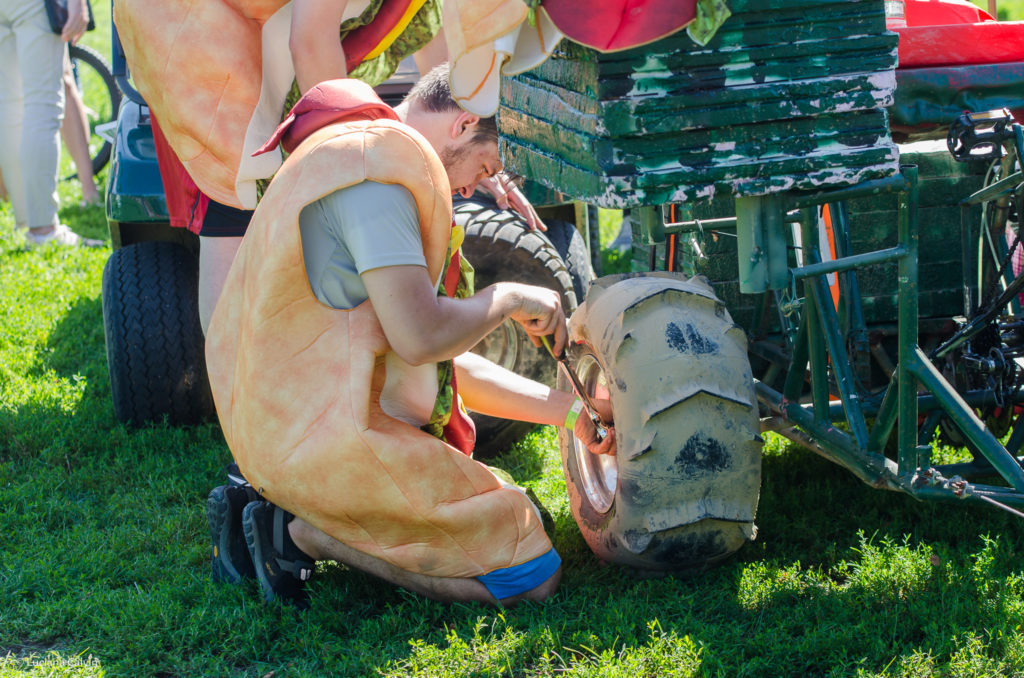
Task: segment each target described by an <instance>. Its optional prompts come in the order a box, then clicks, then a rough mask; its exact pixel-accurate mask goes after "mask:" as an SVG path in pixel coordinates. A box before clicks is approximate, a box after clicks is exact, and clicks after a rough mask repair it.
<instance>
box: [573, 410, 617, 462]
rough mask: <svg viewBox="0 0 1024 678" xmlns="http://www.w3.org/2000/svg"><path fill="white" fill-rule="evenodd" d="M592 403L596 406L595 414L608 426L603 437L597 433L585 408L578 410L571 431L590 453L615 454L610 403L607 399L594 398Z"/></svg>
mask: <svg viewBox="0 0 1024 678" xmlns="http://www.w3.org/2000/svg"><path fill="white" fill-rule="evenodd" d="M593 400H594V405H595V406H596V407H597V414H598V416H599V417H601V421H602V422H603V423H604V424H605V425H606V426H607V427H608V428H607V429H605V437H604V439H602V438H601V436H600V435H598V432H597V428H596V427H595V426H594V422H593V421H592V420H591V419H590V417H589V416H588V415H587V412H586V409H584V410H583V412H580V416H579V418H578V419H577V420H576V425H575V426H574V427H573V433H574V434H575V435H576V439H577V440H579V441H580V442H581V443H583V444H584V445H586V447H587V449H588V450H589V451H590V452H591V453H592V454H608V455H611V456H615V450H616V445H615V428H614V427H613V424H614V421H615V420H614V418H613V416H612V404H611V401H609V400H602V399H598V398H594V399H593Z"/></svg>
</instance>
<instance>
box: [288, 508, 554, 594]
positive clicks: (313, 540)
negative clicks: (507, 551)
mask: <svg viewBox="0 0 1024 678" xmlns="http://www.w3.org/2000/svg"><path fill="white" fill-rule="evenodd" d="M288 533H289V535H290V536H291V538H292V541H293V542H295V545H296V546H298V547H299V548H300V549H302V550H303V551H304V552H305V553H306V555H308V556H310V557H311V558H313V559H314V560H336V561H337V562H339V563H344V564H345V565H348V566H349V567H354V568H356V569H358V570H362V571H363V572H366V573H368V574H372V575H373V576H375V577H380V578H381V579H383V580H385V581H387V582H390V583H392V584H394V585H395V586H401V587H402V588H404V589H408V590H410V591H412V592H414V593H418V594H420V595H422V596H425V597H427V598H430V599H431V600H438V601H442V602H456V601H467V602H468V601H475V602H480V603H490V604H491V605H499V604H500V605H504V606H505V607H509V606H511V605H514V604H516V603H518V602H519V601H521V600H535V601H541V600H544V599H546V598H549V597H551V596H552V595H554V593H555V591H556V590H557V589H558V584H559V582H560V581H561V579H562V568H561V567H559V568H558V569H557V570H556V571H555V573H554V574H553V575H551V576H550V577H549V578H548V579H547V580H546V581H545V582H544V583H543V584H541V585H540V586H538V587H536V588H534V589H531V590H529V591H526V592H525V593H521V594H519V595H517V596H512V597H510V598H503V599H501V600H500V601H499V600H496V599H495V598H494V596H492V595H491V594H490V592H489V591H488V590H487V587H486V586H484V585H483V584H481V583H480V582H479V581H477V580H476V579H471V578H461V577H429V576H427V575H422V574H415V573H413V572H407V571H406V570H402V569H399V568H397V567H395V566H394V565H392V564H390V563H386V562H384V561H383V560H381V559H379V558H374V557H373V556H369V555H366V554H365V553H362V552H360V551H357V550H355V549H354V548H352V547H350V546H346V545H345V544H342V543H341V542H340V541H338V540H336V539H334V538H332V537H330V536H329V535H327V534H325V533H324V532H321V531H320V530H318V529H317V528H315V527H313V526H312V525H310V524H309V523H307V522H304V521H302V520H300V519H299V518H295V519H294V520H292V522H291V523H289V524H288Z"/></svg>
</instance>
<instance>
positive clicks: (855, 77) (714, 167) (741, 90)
mask: <svg viewBox="0 0 1024 678" xmlns="http://www.w3.org/2000/svg"><path fill="white" fill-rule="evenodd" d="M730 8H731V9H732V11H733V16H731V17H730V18H729V19H727V20H726V21H725V22H724V23H723V25H722V26H721V28H720V29H719V30H718V32H717V33H716V34H715V36H714V37H713V38H712V40H711V41H710V42H709V43H708V44H707V46H705V47H700V46H697V45H696V44H695V43H694V42H693V41H692V40H690V39H689V38H688V36H686V35H685V34H683V33H679V34H674V35H673V36H670V37H669V38H666V39H664V40H661V41H658V42H656V43H653V44H651V45H646V46H643V47H640V48H636V49H633V50H625V51H623V52H616V53H612V54H601V53H598V52H596V51H594V50H590V49H587V48H584V47H582V46H580V45H576V44H573V43H567V44H565V45H564V46H563V47H562V48H560V50H559V51H558V52H556V54H555V55H554V56H553V57H552V58H551V59H549V60H548V61H547V62H546V63H544V64H542V65H541V66H539V67H538V68H536V69H534V70H532V71H530V72H528V73H524V74H521V75H520V76H517V77H515V78H509V79H506V80H505V81H504V82H503V85H502V92H501V95H502V108H501V111H500V114H499V127H500V130H501V133H502V137H503V139H502V153H503V158H504V161H505V163H506V165H508V166H510V167H512V168H514V169H515V170H516V171H517V172H519V173H521V174H524V175H526V176H529V177H531V178H535V179H537V180H538V181H539V182H540V183H542V184H544V185H545V186H547V187H549V188H551V189H554V190H557V191H560V192H562V193H565V194H567V195H569V196H572V197H574V198H577V199H583V200H587V201H590V202H594V203H596V204H598V205H600V206H603V207H628V206H634V205H651V204H659V203H663V202H667V201H676V200H695V199H707V198H710V197H712V196H715V195H723V194H724V195H731V194H737V195H763V194H767V193H774V192H779V191H788V190H794V189H813V188H819V187H822V186H839V185H847V184H852V183H857V182H859V181H864V180H867V179H873V178H880V177H882V176H887V175H889V174H891V173H893V172H894V171H895V169H896V166H897V163H898V152H897V150H896V147H895V145H894V144H893V143H892V141H891V139H890V137H889V131H888V119H887V117H886V113H885V111H884V110H883V109H884V108H885V107H886V106H889V105H891V104H892V103H893V90H894V88H895V76H894V74H893V69H894V68H895V65H896V44H897V38H896V36H895V35H894V34H892V33H889V32H887V31H886V30H885V16H884V11H883V8H882V3H880V2H877V0H847V1H845V2H836V1H832V2H824V3H822V2H809V1H807V0H743V1H740V2H735V3H733V2H730Z"/></svg>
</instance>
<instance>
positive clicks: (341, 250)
mask: <svg viewBox="0 0 1024 678" xmlns="http://www.w3.org/2000/svg"><path fill="white" fill-rule="evenodd" d="M299 232H300V234H301V237H302V256H303V258H304V259H305V261H306V275H307V276H308V277H309V284H310V287H312V289H313V294H315V295H316V298H317V299H318V300H320V302H322V303H324V304H326V305H328V306H330V307H332V308H338V309H350V308H355V307H356V306H358V305H359V304H361V303H363V302H364V301H366V299H367V298H368V297H367V294H366V287H365V286H364V285H363V281H362V278H360V277H359V276H360V274H362V273H364V272H366V271H369V270H372V269H375V268H382V267H385V266H405V265H411V266H423V267H424V268H426V265H427V261H426V259H425V258H424V256H423V241H422V239H421V238H420V224H419V213H418V211H417V209H416V201H415V200H413V197H412V194H411V193H409V190H408V189H407V188H405V187H404V186H399V185H397V184H381V183H378V182H375V181H364V182H362V183H359V184H355V185H354V186H349V187H347V188H342V189H339V190H337V191H335V192H334V193H331V194H329V195H327V196H324V197H323V198H321V199H319V200H317V201H316V202H313V203H310V204H309V205H307V206H306V207H304V208H303V210H302V212H301V213H300V214H299Z"/></svg>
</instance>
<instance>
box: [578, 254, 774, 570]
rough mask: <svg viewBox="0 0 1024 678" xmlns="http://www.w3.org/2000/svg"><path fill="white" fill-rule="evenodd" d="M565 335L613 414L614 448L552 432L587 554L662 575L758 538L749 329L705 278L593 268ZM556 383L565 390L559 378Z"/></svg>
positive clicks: (583, 374) (588, 383) (587, 380)
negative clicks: (609, 451) (596, 274)
mask: <svg viewBox="0 0 1024 678" xmlns="http://www.w3.org/2000/svg"><path fill="white" fill-rule="evenodd" d="M569 338H570V348H569V357H570V361H571V364H572V365H574V366H575V367H576V370H577V372H578V374H579V376H580V378H581V380H582V381H583V383H584V386H585V388H586V389H587V390H588V391H589V392H590V393H591V394H592V395H597V396H598V397H602V398H609V399H610V400H611V405H612V411H613V413H614V418H615V422H614V425H615V433H616V441H617V445H618V450H617V453H616V455H615V456H597V455H593V454H591V453H590V452H588V451H587V449H586V448H585V447H583V445H582V444H580V443H579V442H578V441H577V440H576V438H575V437H574V436H573V435H572V434H571V433H570V432H568V431H566V430H564V429H560V430H559V443H560V447H561V451H562V463H563V468H564V471H565V476H566V481H567V485H568V490H569V497H570V506H571V509H572V513H573V516H574V517H575V518H576V522H577V523H578V524H579V527H580V530H581V531H582V533H583V536H584V538H585V539H586V541H587V544H588V545H589V546H590V548H591V549H592V550H593V551H594V553H595V554H597V556H598V557H599V558H601V559H602V560H605V561H610V562H615V563H619V564H622V565H626V566H629V567H632V568H634V569H636V570H640V571H644V572H648V573H667V572H673V571H676V572H678V571H687V570H695V569H700V568H703V567H706V566H709V565H713V564H715V563H717V562H719V561H721V560H722V559H724V558H726V557H727V556H729V555H730V554H732V553H733V552H735V551H736V550H737V549H738V548H740V547H741V546H742V545H743V544H744V543H746V542H747V541H750V540H752V539H753V538H754V537H755V535H756V533H757V528H756V527H755V525H754V516H755V513H756V511H757V503H758V498H759V495H760V488H761V444H762V441H761V437H760V434H759V430H760V425H759V416H758V408H757V402H756V400H755V395H754V386H753V380H752V377H751V371H750V363H749V360H748V358H747V351H746V349H747V342H746V337H745V335H744V333H743V330H742V329H741V328H740V327H739V326H737V325H735V324H734V323H733V322H732V319H731V318H730V317H729V314H728V312H727V311H726V309H725V306H724V305H723V304H722V302H721V301H719V300H718V299H717V298H716V297H715V295H714V293H713V292H712V291H711V288H710V286H708V285H707V284H706V282H705V281H704V280H703V279H697V278H695V279H689V280H688V279H686V278H685V277H683V276H680V275H675V274H658V273H652V274H646V275H642V276H637V275H632V274H624V275H617V276H608V277H605V278H599V279H598V280H597V281H595V282H594V283H593V284H592V285H591V287H590V291H589V292H588V294H587V298H586V301H585V302H584V303H583V304H582V305H581V306H580V308H579V309H578V310H577V312H576V313H575V314H574V315H573V317H572V319H571V321H570V323H569ZM559 388H562V389H564V390H569V389H571V388H572V387H571V386H570V385H569V382H568V380H567V379H566V378H565V377H564V375H559Z"/></svg>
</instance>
